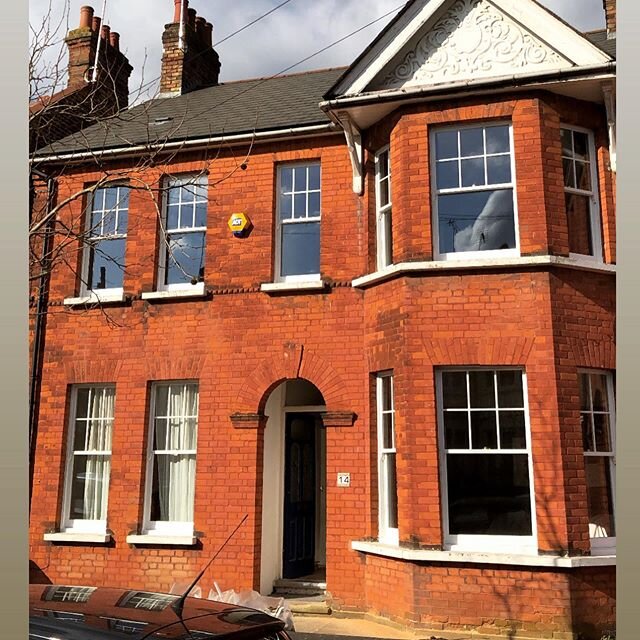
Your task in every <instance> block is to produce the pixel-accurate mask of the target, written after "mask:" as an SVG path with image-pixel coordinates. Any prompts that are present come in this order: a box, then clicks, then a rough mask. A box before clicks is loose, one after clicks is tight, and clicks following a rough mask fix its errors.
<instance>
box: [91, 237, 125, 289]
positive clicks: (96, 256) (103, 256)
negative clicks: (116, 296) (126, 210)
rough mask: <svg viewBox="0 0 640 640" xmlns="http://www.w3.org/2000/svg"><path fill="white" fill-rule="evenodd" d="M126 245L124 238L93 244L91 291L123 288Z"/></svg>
mask: <svg viewBox="0 0 640 640" xmlns="http://www.w3.org/2000/svg"><path fill="white" fill-rule="evenodd" d="M125 245H126V241H125V239H124V238H119V239H116V240H100V241H98V242H95V243H94V244H93V247H92V249H91V256H90V260H89V282H88V288H89V289H90V290H96V289H117V288H120V287H122V283H123V280H124V252H125Z"/></svg>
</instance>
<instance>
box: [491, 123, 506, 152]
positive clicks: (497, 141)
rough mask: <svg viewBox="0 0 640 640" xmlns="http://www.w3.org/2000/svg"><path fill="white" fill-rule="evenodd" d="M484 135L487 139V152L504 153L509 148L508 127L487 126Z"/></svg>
mask: <svg viewBox="0 0 640 640" xmlns="http://www.w3.org/2000/svg"><path fill="white" fill-rule="evenodd" d="M485 136H486V139H487V153H504V152H507V151H509V150H510V146H511V143H510V141H509V127H507V126H500V127H487V128H486V129H485Z"/></svg>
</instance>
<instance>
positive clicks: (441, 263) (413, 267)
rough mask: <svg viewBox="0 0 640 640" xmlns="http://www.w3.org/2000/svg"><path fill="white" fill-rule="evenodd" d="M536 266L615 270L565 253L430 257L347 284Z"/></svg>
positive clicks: (364, 284) (611, 271) (369, 283)
mask: <svg viewBox="0 0 640 640" xmlns="http://www.w3.org/2000/svg"><path fill="white" fill-rule="evenodd" d="M537 266H556V267H567V268H571V269H578V270H580V271H597V272H600V273H616V265H615V264H605V263H604V262H598V261H596V260H590V259H588V258H587V259H585V258H571V257H569V258H567V257H565V256H524V257H520V258H488V259H473V260H433V261H430V262H399V263H398V264H393V265H391V266H389V267H385V268H384V269H381V270H380V271H376V272H375V273H369V274H367V275H366V276H362V277H360V278H356V279H355V280H352V281H351V286H352V287H355V288H358V287H368V286H371V285H373V284H377V283H379V282H384V281H385V280H389V279H391V278H394V277H396V276H400V275H404V274H406V273H419V272H428V271H436V272H438V271H464V270H466V269H496V268H516V269H517V268H527V267H537Z"/></svg>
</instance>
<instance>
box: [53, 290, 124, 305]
mask: <svg viewBox="0 0 640 640" xmlns="http://www.w3.org/2000/svg"><path fill="white" fill-rule="evenodd" d="M124 301H125V295H124V291H118V292H116V293H99V292H96V291H91V292H90V293H88V294H87V295H84V296H79V297H77V298H65V299H64V300H63V304H64V305H65V306H68V307H79V306H83V305H88V304H118V303H120V302H124Z"/></svg>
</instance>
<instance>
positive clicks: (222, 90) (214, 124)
mask: <svg viewBox="0 0 640 640" xmlns="http://www.w3.org/2000/svg"><path fill="white" fill-rule="evenodd" d="M343 71H344V68H338V69H323V70H320V71H309V72H306V73H297V74H292V75H288V76H280V77H278V78H257V79H253V80H242V81H239V82H229V83H228V84H224V83H223V84H220V85H217V86H215V87H208V88H205V89H198V90H197V91H193V92H191V93H186V94H184V95H181V96H176V97H173V98H156V99H153V100H149V101H148V102H145V103H143V104H140V105H138V106H135V107H133V108H131V109H128V110H126V111H122V112H121V113H120V114H118V116H117V117H116V118H113V119H110V120H106V121H104V122H102V123H98V124H96V125H93V126H91V127H87V128H86V129H84V130H83V131H81V132H80V133H77V134H74V135H71V136H68V137H66V138H63V139H61V140H58V141H57V142H55V143H52V144H51V145H49V146H48V147H44V148H43V149H41V150H40V151H39V152H38V155H41V156H43V155H51V154H61V153H72V152H82V151H87V150H89V149H110V148H122V147H127V146H134V145H144V144H148V143H150V142H154V141H163V140H166V139H172V140H190V139H198V138H208V137H211V136H228V135H236V134H242V133H251V132H252V131H268V130H273V129H286V128H289V127H303V126H310V125H319V124H328V123H329V118H328V117H327V116H326V115H325V114H324V113H323V112H322V111H321V110H320V108H319V107H318V104H319V102H320V100H321V99H322V95H323V94H324V92H325V91H326V90H327V89H328V88H329V87H331V86H332V85H333V83H334V82H335V81H336V80H337V79H338V77H339V76H340V75H341V74H342V72H343Z"/></svg>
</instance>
